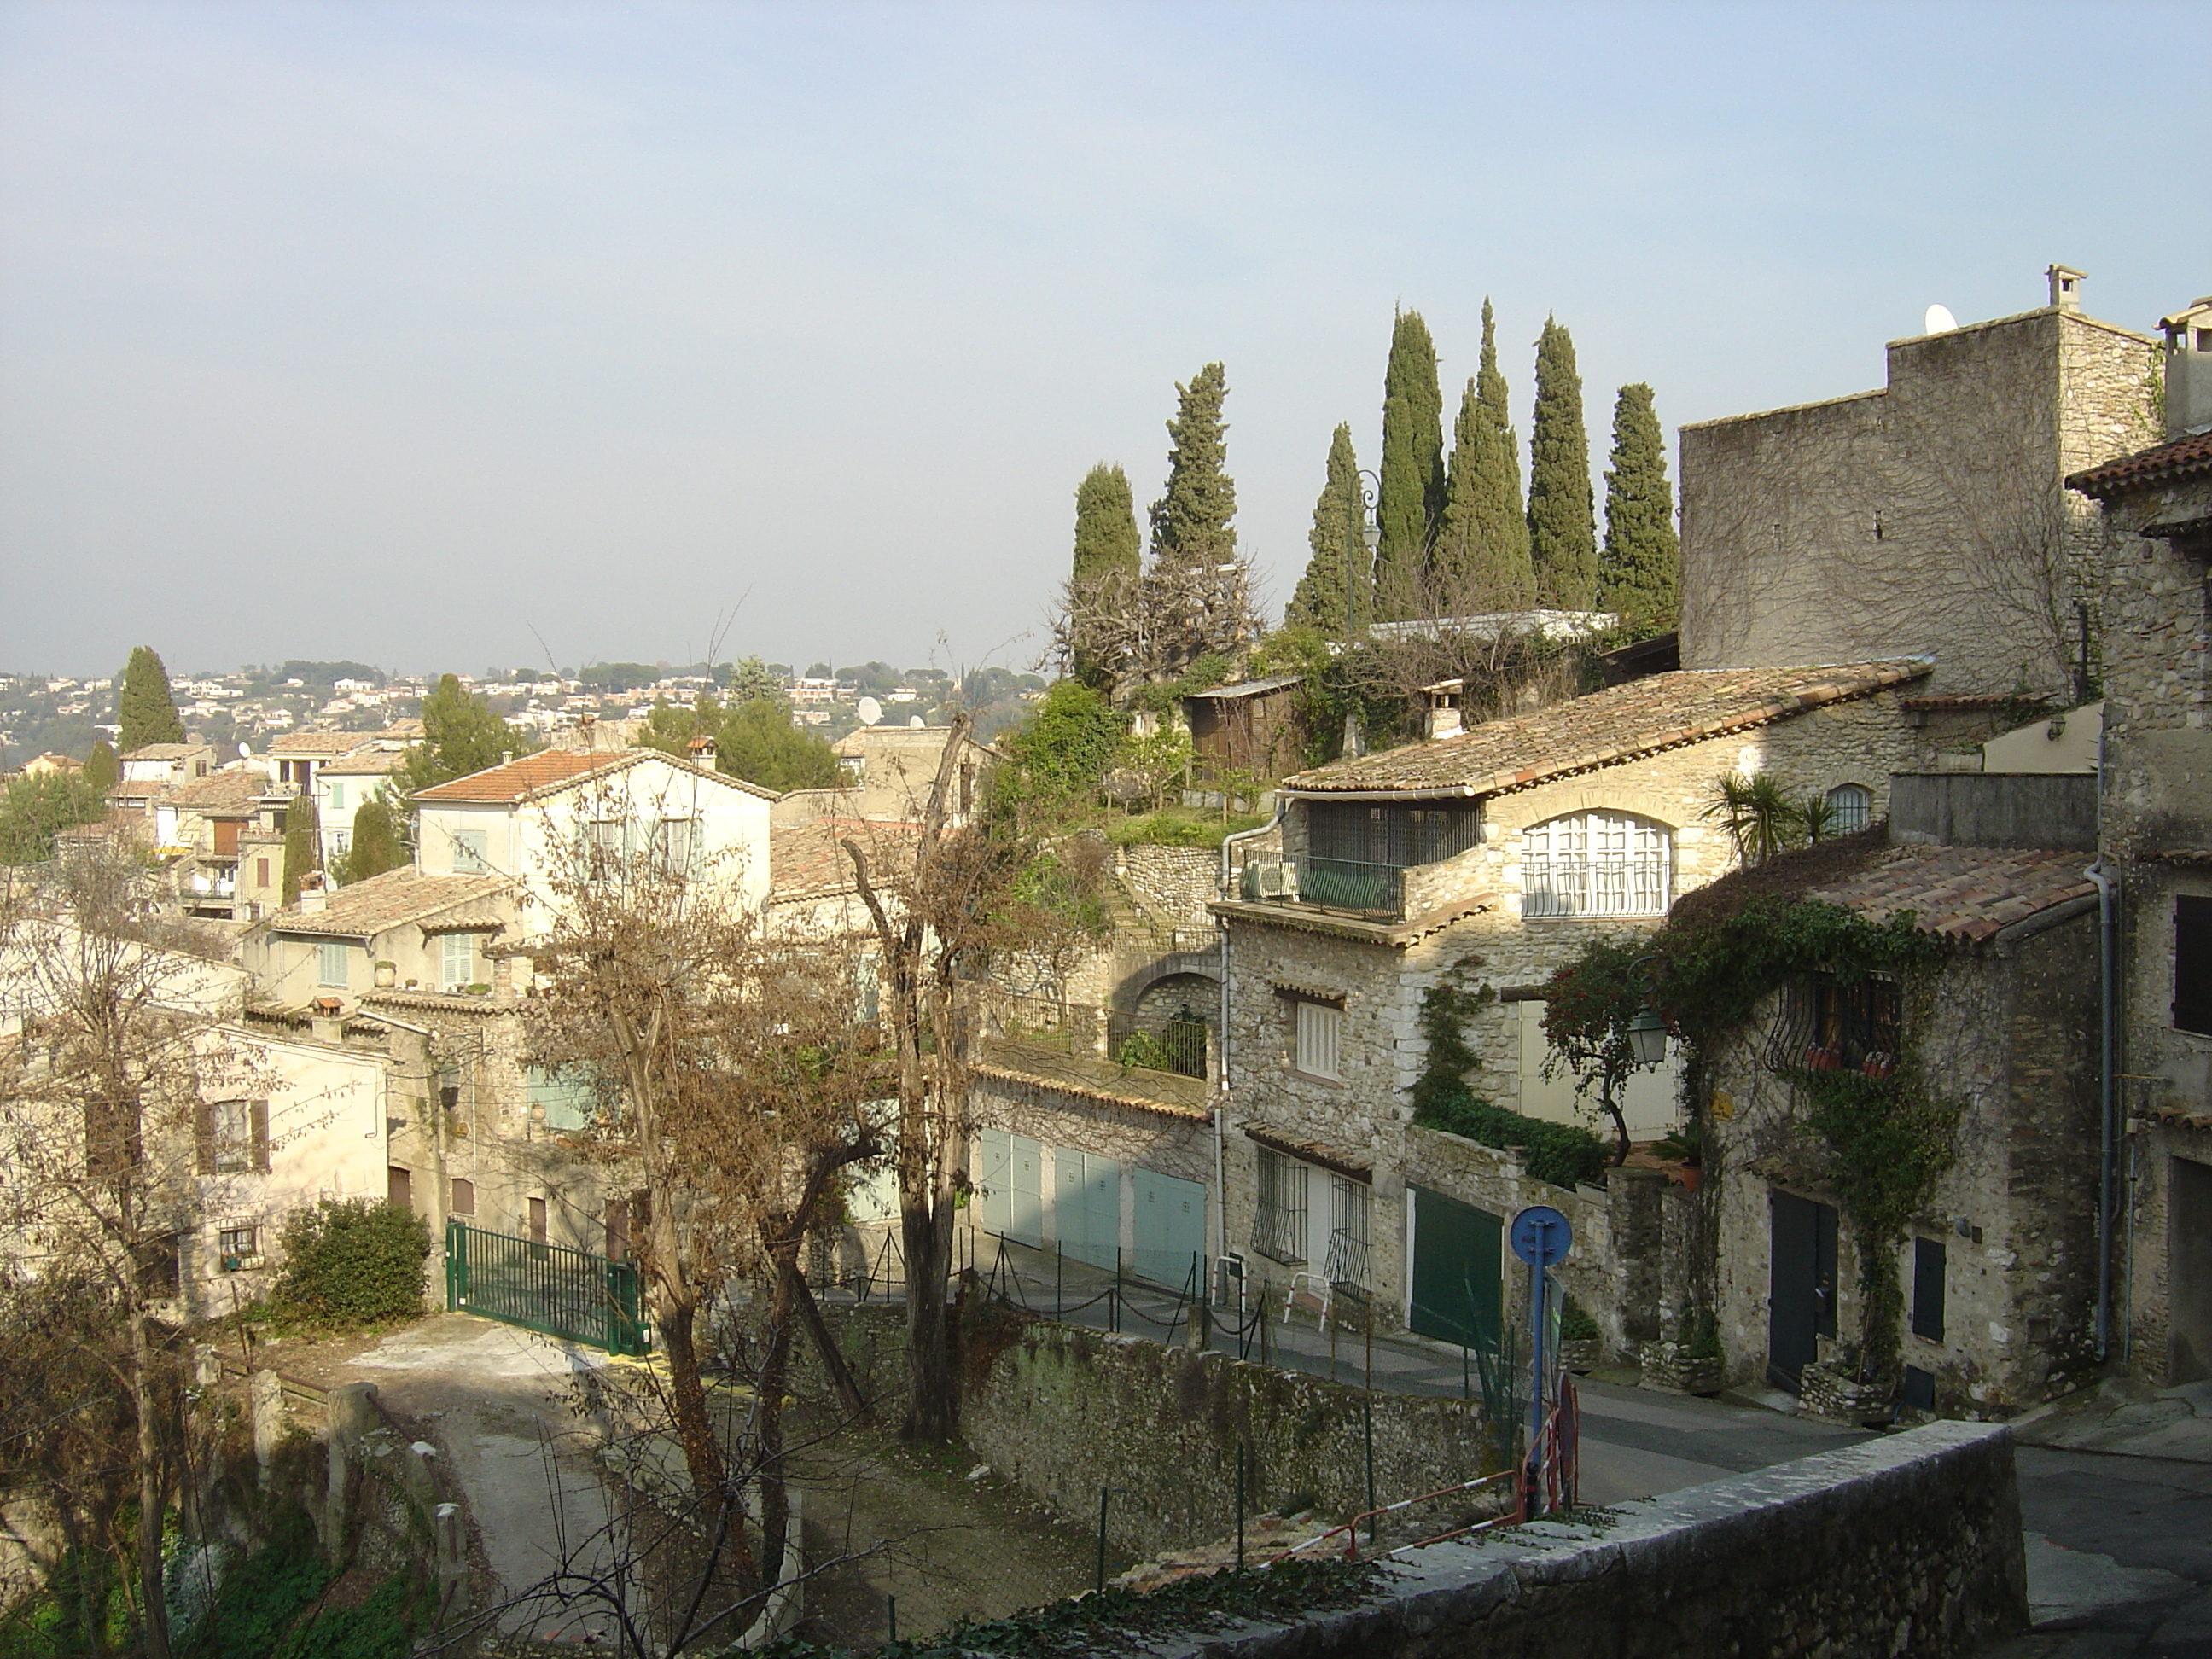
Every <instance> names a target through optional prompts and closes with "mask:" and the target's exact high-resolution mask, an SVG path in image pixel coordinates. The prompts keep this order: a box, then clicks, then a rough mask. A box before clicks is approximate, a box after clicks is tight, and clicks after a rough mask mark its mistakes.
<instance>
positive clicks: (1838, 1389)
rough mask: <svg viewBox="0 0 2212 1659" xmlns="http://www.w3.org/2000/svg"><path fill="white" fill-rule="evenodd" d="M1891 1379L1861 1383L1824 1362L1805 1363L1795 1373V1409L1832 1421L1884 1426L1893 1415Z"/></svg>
mask: <svg viewBox="0 0 2212 1659" xmlns="http://www.w3.org/2000/svg"><path fill="white" fill-rule="evenodd" d="M1896 1398H1897V1388H1896V1385H1895V1384H1894V1383H1891V1382H1888V1381H1883V1382H1880V1383H1861V1382H1859V1381H1857V1379H1856V1378H1853V1377H1850V1376H1845V1375H1844V1373H1843V1372H1841V1371H1838V1370H1832V1369H1831V1368H1830V1367H1828V1366H1826V1365H1808V1366H1806V1367H1805V1369H1804V1370H1802V1371H1801V1372H1799V1373H1798V1396H1797V1409H1798V1410H1799V1411H1800V1412H1802V1413H1804V1414H1805V1415H1806V1416H1808V1417H1822V1418H1826V1419H1828V1420H1829V1421H1830V1422H1833V1423H1857V1424H1859V1425H1862V1426H1863V1427H1866V1428H1881V1427H1886V1426H1887V1425H1888V1423H1889V1420H1890V1419H1891V1418H1892V1417H1893V1415H1894V1414H1895V1406H1896Z"/></svg>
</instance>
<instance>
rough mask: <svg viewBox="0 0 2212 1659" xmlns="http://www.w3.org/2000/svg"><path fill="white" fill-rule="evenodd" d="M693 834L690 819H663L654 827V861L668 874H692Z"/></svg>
mask: <svg viewBox="0 0 2212 1659" xmlns="http://www.w3.org/2000/svg"><path fill="white" fill-rule="evenodd" d="M691 853H692V834H691V820H690V819H689V818H663V819H661V821H660V822H659V823H656V824H654V825H653V861H654V863H655V864H656V865H658V866H659V868H660V869H661V870H662V871H663V872H665V873H666V874H668V875H671V876H688V875H690V873H691Z"/></svg>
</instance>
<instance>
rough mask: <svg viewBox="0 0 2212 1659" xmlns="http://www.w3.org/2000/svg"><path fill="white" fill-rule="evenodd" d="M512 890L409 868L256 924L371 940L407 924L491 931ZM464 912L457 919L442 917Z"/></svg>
mask: <svg viewBox="0 0 2212 1659" xmlns="http://www.w3.org/2000/svg"><path fill="white" fill-rule="evenodd" d="M512 889H513V884H511V883H510V882H509V881H508V880H507V878H506V877H504V876H426V875H424V874H423V873H422V872H421V871H419V870H417V869H416V868H415V867H414V866H412V865H408V866H403V867H402V868H400V869H398V870H390V871H386V872H385V873H384V874H383V875H380V876H371V877H370V878H368V880H367V881H357V882H355V883H353V884H351V885H349V886H345V887H341V888H339V889H338V890H337V891H336V892H334V893H332V894H331V896H329V898H328V899H327V900H326V901H325V903H324V906H323V908H321V909H319V910H280V911H278V912H277V913H276V915H273V916H271V917H270V918H269V919H268V920H267V921H264V922H262V923H260V924H258V925H259V926H260V927H264V928H265V929H267V930H268V931H269V932H270V933H316V934H327V935H332V936H335V937H337V938H339V939H374V937H375V936H376V935H377V934H379V933H386V932H388V931H389V930H390V929H392V928H394V927H404V926H405V925H406V924H408V923H409V922H416V923H423V924H428V923H431V922H432V921H433V920H434V919H435V921H438V922H439V923H441V924H442V923H456V922H459V921H469V922H474V923H476V924H477V925H479V926H482V927H487V928H490V927H499V926H501V925H502V922H503V921H504V918H503V917H502V916H501V910H502V908H505V906H504V903H503V901H504V900H505V899H506V897H507V895H508V894H509V893H510V892H511V891H512ZM464 906H465V907H467V908H466V910H465V914H464V915H462V916H460V917H452V916H447V915H444V914H443V913H444V912H447V911H449V910H458V909H460V908H461V907H464Z"/></svg>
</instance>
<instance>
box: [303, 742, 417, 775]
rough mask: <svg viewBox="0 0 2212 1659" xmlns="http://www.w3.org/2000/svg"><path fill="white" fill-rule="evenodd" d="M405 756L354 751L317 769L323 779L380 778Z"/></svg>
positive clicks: (388, 752) (392, 753)
mask: <svg viewBox="0 0 2212 1659" xmlns="http://www.w3.org/2000/svg"><path fill="white" fill-rule="evenodd" d="M405 758H406V757H405V756H404V755H401V754H399V753H398V752H397V751H395V750H390V749H356V750H354V751H353V753H351V754H350V755H343V756H340V757H338V758H337V760H334V761H332V762H331V763H330V764H329V765H328V766H325V767H320V768H318V769H317V775H318V776H320V777H325V778H380V777H382V776H384V775H386V774H387V773H389V772H391V771H392V770H393V769H395V768H397V767H398V764H399V763H400V762H401V761H403V760H404V759H405Z"/></svg>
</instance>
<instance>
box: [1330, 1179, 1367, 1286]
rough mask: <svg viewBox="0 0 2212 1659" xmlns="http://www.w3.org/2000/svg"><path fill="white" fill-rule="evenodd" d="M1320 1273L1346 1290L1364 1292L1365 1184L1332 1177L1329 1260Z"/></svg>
mask: <svg viewBox="0 0 2212 1659" xmlns="http://www.w3.org/2000/svg"><path fill="white" fill-rule="evenodd" d="M1322 1273H1323V1274H1324V1275H1325V1276H1326V1277H1327V1278H1328V1281H1329V1283H1330V1284H1332V1285H1340V1286H1342V1287H1344V1288H1345V1289H1347V1290H1352V1291H1363V1292H1364V1291H1365V1290H1366V1289H1367V1183H1366V1182H1361V1181H1354V1180H1352V1178H1351V1176H1330V1177H1329V1183H1328V1261H1327V1262H1325V1263H1324V1264H1323V1266H1322Z"/></svg>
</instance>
